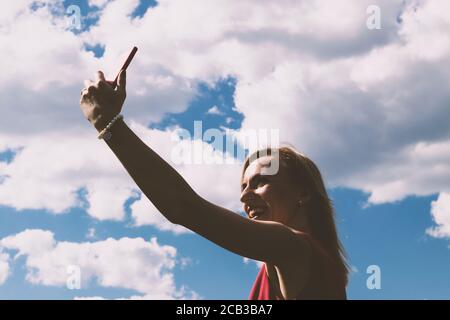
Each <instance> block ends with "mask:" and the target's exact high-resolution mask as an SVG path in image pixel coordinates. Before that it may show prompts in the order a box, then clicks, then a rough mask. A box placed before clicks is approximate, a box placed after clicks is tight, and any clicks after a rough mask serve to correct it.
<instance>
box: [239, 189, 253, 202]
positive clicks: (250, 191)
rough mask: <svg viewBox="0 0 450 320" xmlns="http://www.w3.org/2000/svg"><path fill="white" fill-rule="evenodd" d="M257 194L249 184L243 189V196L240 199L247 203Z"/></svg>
mask: <svg viewBox="0 0 450 320" xmlns="http://www.w3.org/2000/svg"><path fill="white" fill-rule="evenodd" d="M254 196H255V194H254V192H253V189H252V188H250V187H249V186H247V187H245V189H244V190H242V192H241V198H240V199H239V200H240V201H241V202H242V203H246V202H248V200H249V199H251V198H252V197H254Z"/></svg>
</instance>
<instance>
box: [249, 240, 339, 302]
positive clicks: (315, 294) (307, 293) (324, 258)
mask: <svg viewBox="0 0 450 320" xmlns="http://www.w3.org/2000/svg"><path fill="white" fill-rule="evenodd" d="M309 239H310V243H311V250H312V255H311V268H310V271H309V272H310V274H309V277H308V281H307V283H306V284H305V287H304V288H303V290H301V292H300V293H299V295H298V296H297V297H296V298H294V300H345V299H347V295H346V292H345V278H344V277H343V276H342V275H341V274H340V273H339V272H338V271H337V270H338V269H337V267H336V266H335V264H334V262H333V260H331V258H330V257H329V256H328V254H327V253H326V252H325V250H323V249H322V247H321V246H320V245H319V244H318V243H317V242H316V241H314V240H313V239H312V238H309ZM283 299H284V298H283V296H282V294H281V292H280V291H279V290H278V289H277V287H275V286H273V285H272V284H271V283H270V279H269V277H268V276H267V272H266V264H263V266H262V267H261V269H260V270H259V273H258V275H257V277H256V280H255V282H254V284H253V287H252V290H251V292H250V296H249V300H283Z"/></svg>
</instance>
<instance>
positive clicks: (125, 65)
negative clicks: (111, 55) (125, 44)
mask: <svg viewBox="0 0 450 320" xmlns="http://www.w3.org/2000/svg"><path fill="white" fill-rule="evenodd" d="M137 50H138V48H137V47H133V49H131V52H130V54H129V55H128V58H127V60H125V62H124V64H123V66H122V68H120V70H119V72H118V73H117V75H116V78H115V79H114V81H113V82H111V86H112V88H113V89H115V88H116V87H117V81H118V80H119V74H120V72H121V71H122V70H127V68H128V66H129V65H130V62H131V60H133V58H134V55H135V54H136V52H137Z"/></svg>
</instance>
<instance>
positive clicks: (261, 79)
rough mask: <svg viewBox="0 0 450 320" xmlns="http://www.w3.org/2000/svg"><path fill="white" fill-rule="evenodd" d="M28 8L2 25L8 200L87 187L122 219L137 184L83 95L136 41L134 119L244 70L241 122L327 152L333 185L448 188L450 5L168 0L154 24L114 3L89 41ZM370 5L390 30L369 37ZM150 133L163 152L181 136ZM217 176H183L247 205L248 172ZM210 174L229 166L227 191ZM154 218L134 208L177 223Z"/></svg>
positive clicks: (66, 196)
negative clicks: (82, 103)
mask: <svg viewBox="0 0 450 320" xmlns="http://www.w3.org/2000/svg"><path fill="white" fill-rule="evenodd" d="M100 2H102V4H104V3H103V1H100ZM16 4H17V5H16ZM16 4H15V5H14V7H13V8H12V9H8V10H11V12H10V13H11V15H14V16H15V19H14V23H12V20H8V19H9V18H7V17H8V15H1V16H0V17H2V18H1V19H2V20H1V21H2V22H3V24H2V29H1V31H2V36H1V37H0V45H1V46H2V48H7V50H5V51H2V53H0V61H1V62H0V63H1V65H0V66H1V68H2V73H1V74H0V95H1V96H2V104H1V106H0V110H1V111H2V117H1V118H0V127H1V128H2V129H1V132H0V146H5V145H9V146H16V147H17V146H21V147H23V148H24V149H23V150H22V152H21V153H20V154H19V155H18V157H16V159H15V161H14V162H13V163H11V164H9V165H6V164H1V165H0V170H2V171H1V172H2V174H8V175H10V176H11V178H9V179H7V180H6V181H5V182H4V183H3V184H2V185H1V186H3V187H2V188H1V190H0V203H2V204H5V205H10V206H13V207H15V208H17V209H23V208H46V209H48V210H51V211H53V212H62V211H64V210H66V209H68V208H70V207H71V206H74V205H78V204H79V203H78V202H77V199H76V196H75V194H74V191H76V190H78V188H79V187H80V186H85V187H86V188H87V189H88V190H89V193H88V201H89V205H90V207H89V209H88V210H89V214H91V215H92V216H94V217H96V218H99V219H122V218H123V216H124V210H123V208H122V205H123V203H124V201H125V200H126V199H127V198H129V197H130V195H132V194H133V183H132V182H131V181H129V178H127V177H126V174H125V173H124V171H123V169H122V168H120V167H119V165H118V163H117V161H116V160H115V159H113V158H114V157H113V155H111V154H110V151H109V150H106V149H105V146H102V147H99V146H97V145H95V144H94V142H93V140H92V131H88V130H87V129H86V127H87V123H86V122H84V126H83V125H82V120H81V113H80V111H79V108H78V105H77V104H78V102H77V101H78V94H79V89H80V84H81V82H82V79H83V78H85V77H87V76H89V75H90V74H91V73H93V72H94V71H96V69H97V68H102V69H104V70H106V71H107V73H110V74H111V76H113V75H114V72H115V71H116V70H117V67H118V66H119V65H120V62H121V61H120V59H119V58H118V57H119V56H120V55H121V54H122V53H123V52H126V51H128V49H129V48H130V47H131V46H132V45H137V46H138V47H139V48H140V51H139V53H138V55H137V56H136V58H135V60H134V61H133V63H132V65H131V66H130V70H129V73H128V78H129V82H128V87H129V95H128V100H127V104H126V105H125V109H124V113H125V116H126V117H128V119H130V118H131V119H133V120H134V121H135V122H136V123H140V124H144V125H146V124H148V122H149V121H158V120H159V119H160V118H161V116H162V115H163V114H164V112H181V111H183V110H185V108H186V107H187V105H188V102H189V101H190V99H191V98H192V97H193V96H194V94H195V88H194V86H195V84H196V83H198V82H199V81H207V82H213V81H215V80H217V79H219V78H221V77H226V76H229V75H233V76H235V77H236V80H237V84H236V91H235V97H234V98H235V103H236V108H237V109H238V111H240V112H242V113H243V114H244V116H245V119H244V122H243V126H242V129H243V130H247V129H258V128H267V127H269V128H270V127H272V128H279V129H281V140H282V141H288V142H291V143H292V144H294V145H296V146H297V147H298V148H299V149H300V150H301V151H302V152H304V153H306V154H308V155H310V156H311V157H312V158H313V159H315V160H316V161H317V162H318V164H319V165H320V167H321V168H322V170H323V173H324V175H325V177H326V179H327V181H328V182H329V184H330V185H332V186H337V185H339V186H346V187H352V188H357V189H360V190H363V191H366V192H368V193H369V194H370V196H369V202H370V203H373V204H378V203H384V202H392V201H398V200H401V199H403V198H405V197H406V196H408V195H429V194H435V193H439V192H444V191H445V190H448V189H449V188H450V185H449V183H448V181H450V173H449V172H450V171H449V170H448V166H447V163H449V161H450V155H449V154H448V152H447V150H448V146H449V145H450V126H449V125H448V119H449V116H450V112H449V108H448V102H449V101H450V94H449V90H448V89H449V88H448V83H450V67H449V66H450V63H449V62H450V40H449V37H448V34H449V29H450V19H449V17H448V14H447V13H448V11H450V4H449V3H448V1H445V0H433V1H430V0H429V1H406V2H404V1H400V0H398V1H388V0H382V1H381V0H380V1H371V0H367V1H366V0H364V1H352V2H345V3H340V2H339V3H335V4H334V3H330V1H325V0H315V1H293V0H282V1H276V2H273V1H267V0H265V1H263V2H261V0H259V1H251V0H244V1H230V0H226V1H225V0H219V1H208V0H198V1H196V2H195V5H194V4H193V3H191V2H187V1H184V0H170V1H169V0H163V1H159V5H158V6H157V7H155V8H152V9H150V10H148V11H147V14H146V15H144V16H143V17H142V18H141V19H139V18H138V19H130V18H129V16H128V15H129V14H130V13H131V12H133V11H134V9H135V8H136V6H137V4H138V1H137V0H127V1H113V2H109V3H106V4H105V6H104V8H103V10H102V11H101V12H100V19H99V22H98V25H97V26H94V27H92V28H91V29H90V30H89V31H88V32H85V33H83V34H81V35H78V36H77V35H74V34H72V33H70V32H67V31H66V30H65V29H66V28H65V26H64V25H65V20H64V19H61V18H57V17H54V16H52V15H51V14H50V13H49V12H48V10H46V8H45V7H44V8H41V9H39V10H37V11H34V12H32V11H30V10H28V9H26V7H24V6H25V4H29V2H20V4H21V5H22V6H19V2H17V3H16ZM372 4H375V5H379V6H380V8H381V18H382V29H381V30H368V29H367V28H366V18H367V13H366V8H367V6H368V5H372ZM180 12H181V13H183V14H180ZM400 14H401V21H402V23H398V22H397V17H398V16H399V15H400ZM299 17H301V19H299ZM31 32H34V34H46V37H45V38H42V37H31V38H30V37H29V36H28V35H29V34H30V33H31ZM25 39H27V40H25ZM123 39H126V40H127V41H123ZM84 42H87V43H89V44H103V45H105V55H104V56H103V57H102V58H101V59H97V58H95V57H94V56H93V55H92V54H91V53H88V52H85V51H84V50H83V43H84ZM29 48H33V50H29ZM11 57H13V59H14V61H20V62H21V63H16V64H12V63H10V61H11V59H12V58H11ZM37 61H39V63H36V62H37ZM37 79H38V80H37ZM70 101H71V102H70ZM12 106H14V107H12ZM17 119H21V121H17ZM137 127H138V126H135V127H134V128H137ZM85 131H86V132H85ZM141 132H144V133H145V134H147V132H146V131H145V130H141ZM149 134H150V133H149ZM150 136H151V137H153V138H154V139H153V140H150V142H149V143H150V144H151V145H152V146H153V145H156V144H159V143H160V141H159V140H158V139H162V140H161V141H167V139H168V138H167V136H166V135H165V134H164V133H157V132H152V135H150ZM163 137H164V138H163ZM90 139H91V140H90ZM89 141H90V142H89ZM62 142H63V143H64V152H61V151H59V152H58V151H57V150H58V149H57V147H56V145H58V143H61V145H60V146H59V148H60V149H59V150H61V149H62V147H63V143H62ZM67 146H68V147H67ZM3 149H4V148H3ZM71 149H73V150H76V151H74V152H71V151H68V150H71ZM42 150H46V151H49V150H50V154H51V155H52V157H47V156H46V154H45V152H43V151H42ZM100 150H101V151H100ZM161 150H166V153H165V155H167V154H169V153H168V151H167V148H166V147H165V146H161ZM442 150H443V151H442ZM58 154H59V155H58ZM61 154H65V155H67V157H63V156H62V155H61ZM163 154H164V153H163ZM69 155H70V156H69ZM55 156H56V159H55ZM165 158H166V159H167V157H165ZM62 162H67V163H68V164H67V166H66V165H64V164H61V163H62ZM49 164H51V165H49ZM105 164H108V165H107V166H106V165H105ZM42 168H45V170H44V169H42ZM69 168H72V169H69ZM73 168H78V169H77V170H76V172H75V170H74V169H73ZM89 168H93V169H89ZM207 168H211V169H205V168H203V167H201V166H198V167H197V168H196V169H193V168H192V166H184V167H183V166H182V167H178V168H177V169H179V170H180V172H182V173H183V174H184V176H185V177H187V179H188V181H189V182H191V183H192V184H193V185H194V186H195V187H196V190H198V191H199V193H201V194H202V195H206V196H207V198H208V199H209V200H212V201H216V202H219V203H221V204H225V205H227V206H228V207H230V208H235V207H236V206H238V197H237V192H238V187H236V189H233V188H234V187H230V186H234V185H235V184H234V181H237V179H238V176H237V175H236V176H235V172H237V170H236V168H232V167H226V166H222V167H220V168H221V169H220V170H216V169H215V168H213V166H211V167H207ZM89 170H92V171H89ZM203 170H206V173H207V174H199V173H200V172H203ZM209 170H211V171H209ZM88 172H91V173H92V174H90V175H89V176H88V174H87V173H88ZM212 172H214V176H216V174H217V172H220V173H219V174H220V176H219V178H218V179H215V181H214V183H215V186H214V188H211V180H210V179H208V177H210V176H213V175H211V173H212ZM62 177H64V179H63V178H62ZM234 177H236V178H234ZM6 186H7V187H6ZM230 189H233V190H234V191H230ZM23 190H26V192H23V194H25V195H26V196H24V197H23V199H19V195H20V194H21V192H22V191H23ZM111 194H114V195H115V197H113V198H112V197H111V196H110V195H111ZM116 195H117V196H116ZM143 207H144V206H141V207H139V206H138V204H136V207H135V208H143ZM150 211H151V209H150V210H149V209H148V208H144V209H139V210H138V209H135V210H134V211H133V213H132V214H133V217H134V218H135V220H136V223H137V224H144V223H154V224H156V225H159V226H160V227H161V228H166V227H167V225H165V226H164V227H163V223H162V222H161V219H159V217H158V218H157V217H156V216H152V217H151V218H150V219H149V218H148V216H146V215H148V212H150ZM152 219H154V220H152Z"/></svg>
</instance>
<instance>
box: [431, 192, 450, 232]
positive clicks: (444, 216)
mask: <svg viewBox="0 0 450 320" xmlns="http://www.w3.org/2000/svg"><path fill="white" fill-rule="evenodd" d="M431 215H432V217H433V221H434V222H435V223H436V225H437V226H436V227H433V228H429V229H427V233H428V234H429V235H430V236H432V237H436V238H450V193H448V192H442V193H440V194H439V197H438V198H437V200H436V201H433V202H432V203H431Z"/></svg>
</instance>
